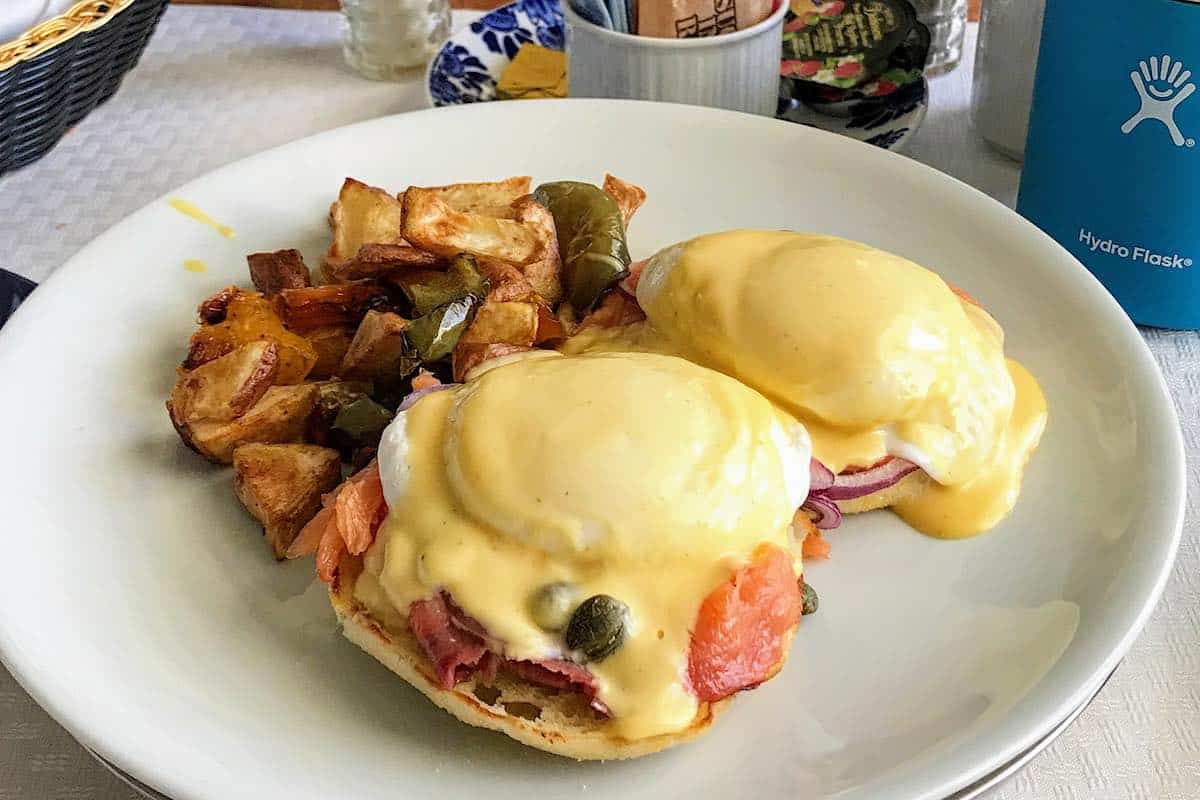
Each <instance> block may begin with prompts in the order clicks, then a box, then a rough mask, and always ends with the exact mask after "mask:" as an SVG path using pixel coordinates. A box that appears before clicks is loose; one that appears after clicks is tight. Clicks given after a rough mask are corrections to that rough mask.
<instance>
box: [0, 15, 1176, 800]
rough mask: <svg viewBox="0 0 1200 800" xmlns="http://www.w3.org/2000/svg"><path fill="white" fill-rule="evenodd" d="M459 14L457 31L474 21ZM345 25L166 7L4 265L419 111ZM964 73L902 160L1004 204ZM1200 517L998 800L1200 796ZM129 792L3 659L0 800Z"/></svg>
mask: <svg viewBox="0 0 1200 800" xmlns="http://www.w3.org/2000/svg"><path fill="white" fill-rule="evenodd" d="M456 15H457V16H456V21H457V22H458V23H459V24H461V23H462V22H463V21H465V19H467V16H465V14H464V12H456ZM972 27H974V26H972ZM338 30H339V28H338V19H337V16H336V15H335V14H326V13H311V12H298V11H264V10H256V9H244V8H200V7H178V6H177V7H172V8H170V9H169V10H168V11H167V13H166V16H165V17H164V19H163V22H162V26H161V29H160V30H159V33H158V34H157V36H156V37H155V39H154V40H153V41H152V42H151V43H150V46H149V49H148V51H147V52H146V54H145V57H144V58H143V60H142V63H141V66H140V67H139V68H138V69H137V70H135V71H134V72H133V73H132V74H131V75H130V76H129V77H128V79H127V80H126V82H125V86H124V88H123V89H122V90H121V92H120V93H119V94H118V95H117V96H116V97H115V98H114V99H113V100H112V101H111V102H109V103H108V104H107V105H105V106H103V107H101V108H99V109H97V110H96V111H95V112H94V113H93V114H92V115H91V116H89V117H88V118H87V119H86V120H84V121H83V122H82V123H81V124H80V125H79V126H78V127H77V128H76V129H75V130H74V131H72V132H71V134H70V135H69V136H68V137H67V138H66V139H65V140H64V141H63V142H62V144H60V145H59V146H58V148H57V149H55V150H54V151H53V152H51V153H50V154H49V155H48V156H46V157H45V158H43V159H42V160H41V161H40V162H38V163H36V164H34V165H32V166H30V167H28V168H26V169H25V170H23V171H20V172H17V173H15V174H12V175H9V176H6V177H3V178H0V219H3V220H4V222H3V224H2V225H0V253H2V254H3V256H0V266H3V267H6V268H8V269H11V270H13V271H15V272H19V273H22V274H24V275H26V276H28V277H30V278H33V279H35V280H39V281H40V280H43V279H45V278H46V277H47V276H48V275H49V274H50V273H51V272H53V271H54V269H55V268H56V267H57V266H58V265H59V264H61V263H62V262H63V261H64V260H65V259H66V258H68V257H69V256H70V255H72V254H73V253H75V251H77V250H78V249H79V248H80V247H82V246H83V245H84V244H86V243H87V242H88V241H89V240H91V239H92V238H93V237H95V236H96V235H97V234H99V233H101V232H102V231H104V230H105V229H107V228H108V227H110V226H111V225H113V224H114V223H116V222H117V221H119V220H120V219H121V218H123V217H125V216H126V215H128V214H129V213H130V212H132V211H134V210H135V209H137V208H139V207H140V206H142V205H143V204H145V203H148V202H150V201H151V200H153V199H154V198H156V197H158V196H159V195H161V194H163V193H165V192H167V191H168V190H170V189H171V188H173V187H175V186H177V185H178V184H180V183H183V182H184V181H187V180H190V179H192V178H194V177H197V176H199V175H202V174H204V173H206V172H208V171H210V170H212V169H214V168H216V167H219V166H221V165H223V164H226V163H228V162H230V161H233V160H235V159H238V158H241V157H243V156H246V155H249V154H251V153H254V152H257V151H260V150H263V149H265V148H268V147H272V146H274V145H278V144H282V143H284V142H288V141H291V140H293V139H296V138H299V137H302V136H305V135H307V134H310V133H314V132H316V131H321V130H326V129H329V128H333V127H336V126H339V125H343V124H347V123H351V122H356V121H359V120H363V119H369V118H372V117H377V116H382V115H385V114H393V113H397V112H402V111H407V110H412V109H416V108H420V107H423V105H424V102H425V101H424V94H423V89H422V87H421V84H420V80H419V79H418V78H416V77H414V78H413V79H412V80H410V81H409V82H407V83H402V84H388V83H373V82H370V81H366V80H362V79H360V78H359V77H358V76H357V75H355V74H354V73H353V72H351V71H350V70H349V69H348V68H346V67H345V66H344V65H343V63H342V58H341V51H340V45H339V41H338ZM973 36H974V31H972V32H971V34H970V37H971V38H970V39H969V41H968V48H967V49H968V54H969V53H970V51H971V50H973V46H972V42H973ZM970 68H971V65H970V58H969V55H968V58H967V61H966V62H965V63H964V64H963V65H962V66H961V67H959V68H958V69H957V70H955V71H953V72H951V73H950V74H948V75H945V76H941V77H938V78H935V79H934V80H933V81H932V98H933V100H932V108H931V110H930V114H929V117H928V119H927V121H926V122H925V125H924V127H923V128H922V129H921V130H920V132H919V133H917V134H916V136H915V137H914V139H913V141H912V143H911V146H910V148H909V151H908V154H909V155H910V156H912V157H913V158H916V159H918V160H920V161H924V162H925V163H928V164H931V165H933V166H935V167H937V168H938V169H941V170H943V171H945V172H947V173H949V174H951V175H953V176H955V177H957V178H959V179H961V180H963V181H966V182H967V183H970V184H972V185H974V186H976V187H978V188H980V189H981V190H983V191H985V192H987V193H988V194H990V195H991V196H993V197H995V198H997V199H999V200H1000V201H1002V202H1005V203H1008V204H1010V205H1011V204H1012V202H1013V200H1014V197H1015V192H1016V186H1017V180H1018V176H1019V172H1018V167H1017V165H1016V164H1014V163H1013V162H1011V161H1009V160H1007V159H1005V158H1004V157H1002V156H999V155H997V154H995V153H993V152H991V151H990V150H988V149H987V147H986V146H985V145H984V144H983V143H982V142H981V141H980V140H979V139H978V137H977V136H976V135H975V134H974V133H973V132H972V131H971V130H970V127H969V120H968V110H967V109H968V102H969V97H970ZM1145 335H1146V338H1147V341H1148V342H1149V344H1150V346H1151V348H1152V349H1153V351H1154V353H1155V355H1156V357H1157V358H1158V360H1159V363H1160V364H1161V366H1162V367H1163V370H1164V372H1165V374H1166V376H1167V381H1168V383H1169V384H1170V386H1171V390H1172V393H1173V395H1174V397H1175V400H1176V403H1177V404H1178V407H1179V411H1180V416H1181V418H1182V419H1183V420H1184V434H1185V437H1186V445H1187V450H1188V454H1189V461H1190V468H1189V470H1190V471H1189V475H1190V478H1191V480H1190V481H1189V482H1190V483H1191V484H1192V485H1193V486H1194V485H1196V483H1197V474H1196V470H1197V465H1198V464H1200V460H1198V459H1197V458H1196V456H1198V455H1200V336H1197V335H1196V334H1193V333H1169V332H1161V331H1148V332H1146V334H1145ZM1198 511H1200V508H1198V500H1197V493H1196V492H1193V493H1192V496H1191V497H1190V498H1189V502H1188V513H1187V523H1186V530H1185V534H1184V539H1183V546H1182V550H1181V551H1180V557H1179V561H1178V563H1177V565H1176V569H1175V573H1174V575H1173V577H1172V580H1171V582H1170V585H1169V586H1168V588H1167V591H1166V595H1165V597H1164V598H1163V601H1162V603H1161V604H1160V605H1159V607H1158V609H1157V611H1156V612H1155V614H1154V616H1153V618H1152V620H1151V621H1150V623H1149V625H1148V627H1147V628H1146V631H1145V632H1144V633H1143V634H1142V636H1141V638H1140V639H1139V640H1138V642H1137V643H1136V644H1135V645H1134V647H1133V650H1132V651H1131V652H1130V654H1129V657H1128V658H1127V659H1126V660H1125V662H1124V664H1123V665H1122V666H1121V668H1120V669H1119V670H1118V672H1117V674H1116V675H1115V677H1114V678H1113V679H1112V681H1111V682H1110V683H1109V685H1108V687H1107V688H1106V689H1105V690H1104V691H1103V692H1102V693H1101V694H1100V696H1099V697H1098V698H1097V699H1096V701H1095V702H1094V703H1093V704H1092V705H1091V707H1090V708H1088V709H1087V710H1086V711H1085V712H1084V713H1083V715H1082V716H1081V717H1080V718H1079V720H1078V722H1076V723H1075V725H1074V726H1073V727H1072V728H1070V729H1069V730H1068V731H1067V732H1066V733H1065V734H1064V735H1063V736H1062V737H1061V738H1060V739H1059V740H1058V741H1057V742H1056V743H1055V744H1054V745H1053V746H1051V747H1050V748H1049V749H1048V750H1047V751H1046V752H1045V753H1044V754H1043V755H1041V756H1040V757H1039V758H1038V759H1037V760H1035V761H1034V762H1033V764H1032V765H1031V766H1029V767H1028V768H1027V769H1025V770H1024V771H1023V772H1021V773H1020V774H1019V775H1018V776H1017V777H1016V778H1015V779H1013V780H1012V781H1010V782H1009V783H1008V784H1007V785H1005V786H1003V787H1001V788H1000V789H998V790H996V791H995V792H993V793H992V794H991V795H989V800H1018V798H1020V799H1021V800H1030V798H1050V799H1051V800H1195V798H1196V797H1198V796H1200V527H1198V525H1197V520H1198V519H1200V517H1198V516H1197V514H1198ZM134 797H135V795H134V794H133V793H132V792H131V790H129V789H128V788H126V787H125V786H124V785H122V784H121V783H120V782H118V781H117V779H115V778H113V777H112V776H111V775H109V774H108V773H107V772H106V771H105V770H104V768H103V767H101V766H100V765H99V764H97V763H96V762H95V761H93V760H92V759H91V757H90V756H89V755H88V754H87V753H86V752H85V751H84V750H83V749H82V748H81V747H80V746H79V745H78V744H76V743H75V742H74V740H72V739H71V737H70V736H69V735H68V734H67V733H66V732H65V731H63V730H62V729H61V728H59V727H58V726H57V725H56V724H55V723H54V722H53V721H52V720H51V719H50V718H49V717H48V716H47V715H46V714H45V713H44V712H43V711H42V710H41V709H40V708H38V707H37V706H36V705H35V704H34V703H33V701H32V700H31V699H30V698H29V697H28V696H27V695H26V694H25V693H24V692H23V691H22V690H21V689H20V687H18V686H17V684H16V682H15V681H14V680H13V679H12V678H11V676H9V675H8V673H7V672H4V671H3V670H2V669H0V798H2V800H47V799H48V798H49V799H51V800H132V798H134Z"/></svg>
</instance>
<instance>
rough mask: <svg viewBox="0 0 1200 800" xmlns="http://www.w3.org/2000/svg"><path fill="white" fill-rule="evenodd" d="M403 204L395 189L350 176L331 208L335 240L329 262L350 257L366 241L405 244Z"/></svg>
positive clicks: (329, 264) (328, 254)
mask: <svg viewBox="0 0 1200 800" xmlns="http://www.w3.org/2000/svg"><path fill="white" fill-rule="evenodd" d="M401 210H402V207H401V204H400V201H399V200H397V199H396V198H395V197H392V195H391V193H389V192H386V191H384V190H383V189H380V188H377V187H375V186H368V185H367V184H365V183H363V182H362V181H356V180H355V179H354V178H346V180H345V182H343V183H342V189H341V191H340V192H339V193H338V199H337V201H336V202H334V204H333V205H332V206H331V207H330V209H329V226H330V227H331V228H332V229H333V243H332V244H331V245H330V246H329V252H327V253H326V254H325V266H326V267H327V268H332V267H335V266H336V265H339V264H342V263H344V262H346V261H350V260H351V259H353V258H354V257H355V256H356V255H358V250H359V248H360V247H362V246H363V245H364V244H397V245H403V244H405V241H404V238H403V237H402V236H401V235H400V219H401Z"/></svg>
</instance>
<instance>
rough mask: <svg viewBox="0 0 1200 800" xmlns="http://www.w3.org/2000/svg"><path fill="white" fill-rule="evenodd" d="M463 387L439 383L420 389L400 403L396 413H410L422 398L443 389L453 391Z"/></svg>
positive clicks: (455, 384)
mask: <svg viewBox="0 0 1200 800" xmlns="http://www.w3.org/2000/svg"><path fill="white" fill-rule="evenodd" d="M461 385H462V384H459V383H439V384H438V385H437V386H429V387H426V388H424V389H420V390H418V391H415V392H413V393H412V394H410V395H409V396H408V397H406V398H404V400H403V401H402V402H401V403H400V407H399V408H397V409H396V411H397V413H398V412H400V411H408V410H409V409H410V408H412V407H413V406H415V405H416V404H417V401H418V400H420V399H421V398H422V397H424V396H425V395H427V394H432V393H433V392H440V391H442V390H443V389H453V388H454V387H456V386H461Z"/></svg>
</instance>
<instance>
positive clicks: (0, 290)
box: [0, 269, 37, 327]
mask: <svg viewBox="0 0 1200 800" xmlns="http://www.w3.org/2000/svg"><path fill="white" fill-rule="evenodd" d="M36 288H37V284H36V283H34V282H33V281H31V280H29V279H28V278H22V277H21V276H20V275H17V274H16V273H13V272H9V271H8V270H6V269H0V327H4V323H6V322H8V318H9V317H11V316H12V315H13V312H14V311H16V310H17V306H19V305H21V301H23V300H24V299H25V298H26V297H29V295H30V293H31V292H33V290H34V289H36Z"/></svg>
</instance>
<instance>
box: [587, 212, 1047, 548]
mask: <svg viewBox="0 0 1200 800" xmlns="http://www.w3.org/2000/svg"><path fill="white" fill-rule="evenodd" d="M637 300H638V303H639V305H640V306H641V307H642V309H643V311H644V312H645V314H646V321H644V322H640V323H634V324H632V325H629V326H624V327H620V328H608V329H605V328H599V327H594V328H587V329H585V330H583V331H582V332H581V333H580V334H578V335H577V336H575V337H573V338H572V339H570V340H568V342H567V343H566V345H565V346H564V348H563V349H564V351H565V352H572V353H578V352H596V351H621V350H632V351H642V352H661V353H674V354H677V355H680V356H682V357H685V358H688V359H690V360H692V361H695V362H696V363H698V364H702V365H704V366H707V367H710V368H712V369H716V370H719V371H721V372H723V373H725V374H727V375H730V376H733V377H735V378H737V379H738V380H740V381H742V382H744V383H745V384H747V385H749V386H752V387H754V388H755V389H757V390H758V391H760V392H762V393H763V394H764V395H766V396H767V397H769V398H771V400H772V401H774V402H775V403H776V404H777V405H778V406H779V407H780V408H782V409H784V410H785V411H787V412H788V413H789V414H791V415H792V416H794V417H795V418H796V419H798V420H800V421H801V422H802V423H803V424H804V425H805V427H806V428H807V429H808V431H809V433H810V434H811V437H812V442H813V449H814V454H815V456H816V458H817V459H818V460H820V461H821V462H822V463H824V464H825V465H826V466H827V467H829V468H830V469H831V470H832V471H833V472H834V473H840V472H843V471H844V470H846V469H848V468H868V467H870V466H872V465H874V464H876V463H878V462H879V461H881V460H882V459H884V458H887V457H888V456H896V457H900V458H904V459H906V460H908V461H911V462H913V463H915V464H917V465H918V466H919V467H921V468H922V469H923V470H924V471H925V472H926V473H927V474H928V475H929V477H930V478H932V480H933V482H932V483H931V484H930V487H929V488H928V489H927V490H925V491H922V492H921V493H919V494H918V495H917V496H914V497H912V498H909V499H907V500H905V501H903V502H901V503H899V504H898V505H897V506H895V507H894V509H893V510H895V511H896V512H897V513H899V514H900V515H901V516H902V517H903V518H905V519H906V520H907V521H908V522H909V523H910V524H912V525H913V526H914V527H917V528H918V529H920V530H921V531H923V532H925V533H928V534H931V535H935V536H940V537H946V538H957V537H962V536H969V535H973V534H975V533H979V532H982V531H984V530H987V529H989V528H991V527H993V526H994V525H995V524H996V523H997V522H999V520H1000V519H1002V518H1003V517H1004V516H1006V515H1007V514H1008V513H1009V511H1011V509H1012V507H1013V505H1014V503H1015V502H1016V497H1017V494H1018V493H1019V489H1020V482H1021V476H1022V473H1023V470H1024V467H1025V464H1026V462H1027V461H1028V459H1029V457H1030V455H1031V454H1032V452H1033V450H1034V449H1035V448H1036V446H1037V443H1038V440H1039V438H1040V436H1041V433H1042V430H1043V429H1044V427H1045V422H1046V405H1045V399H1044V398H1043V396H1042V393H1041V390H1040V388H1039V387H1038V384H1037V381H1036V380H1035V379H1034V378H1033V377H1032V376H1031V375H1030V374H1029V373H1028V371H1026V370H1025V369H1024V368H1023V367H1022V366H1021V365H1020V364H1018V363H1017V362H1015V361H1012V360H1009V359H1006V358H1005V355H1004V342H1003V332H1002V330H1001V329H1000V326H999V325H998V324H997V323H996V322H995V320H993V319H992V318H991V317H990V316H989V315H988V314H987V313H986V312H985V311H984V310H983V309H982V308H980V307H979V306H978V305H977V304H975V303H974V302H972V301H969V300H967V299H964V298H963V297H960V296H959V295H958V294H957V293H956V292H955V291H954V290H952V289H951V287H950V286H949V285H948V284H947V283H946V282H945V281H944V280H943V279H942V278H941V277H939V276H938V275H936V274H935V273H933V272H931V271H929V270H927V269H924V268H923V267H921V266H919V265H917V264H915V263H913V262H911V261H908V260H907V259H904V258H901V257H900V256H897V255H893V254H891V253H887V252H884V251H882V250H878V249H875V248H873V247H870V246H868V245H865V244H860V243H858V242H852V241H848V240H845V239H840V238H837V237H833V236H822V235H816V234H805V233H794V232H787V231H767V230H737V231H730V232H726V233H717V234H711V235H707V236H701V237H699V238H696V239H692V240H690V241H687V242H683V243H681V244H677V245H674V246H672V247H669V248H667V249H665V250H663V251H661V252H659V253H657V254H656V255H654V256H653V257H652V258H650V259H649V261H648V262H647V264H646V266H645V268H644V271H643V272H642V274H641V277H640V280H639V282H638V284H637Z"/></svg>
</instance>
